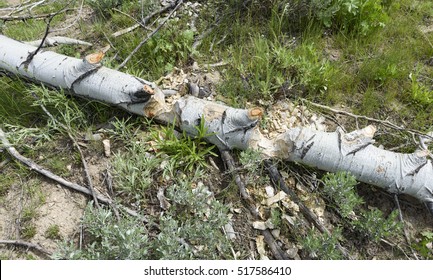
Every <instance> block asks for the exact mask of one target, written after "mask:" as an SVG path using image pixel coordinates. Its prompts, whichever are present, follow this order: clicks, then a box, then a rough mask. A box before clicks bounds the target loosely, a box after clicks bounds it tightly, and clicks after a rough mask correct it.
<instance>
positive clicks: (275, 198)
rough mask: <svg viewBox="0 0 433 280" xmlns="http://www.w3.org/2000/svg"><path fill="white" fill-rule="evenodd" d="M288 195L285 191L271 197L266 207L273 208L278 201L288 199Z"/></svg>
mask: <svg viewBox="0 0 433 280" xmlns="http://www.w3.org/2000/svg"><path fill="white" fill-rule="evenodd" d="M286 196H287V194H286V193H285V192H283V191H280V192H279V193H277V194H276V195H274V196H273V197H270V198H268V199H267V200H266V205H267V206H271V205H272V204H274V203H277V202H278V201H281V200H283V199H284V198H286Z"/></svg>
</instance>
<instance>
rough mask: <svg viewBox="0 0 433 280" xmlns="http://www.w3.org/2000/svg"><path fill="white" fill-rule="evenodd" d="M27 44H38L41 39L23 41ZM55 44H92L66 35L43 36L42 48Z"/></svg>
mask: <svg viewBox="0 0 433 280" xmlns="http://www.w3.org/2000/svg"><path fill="white" fill-rule="evenodd" d="M25 43H26V44H28V45H31V46H35V47H37V46H40V45H41V43H42V40H35V41H30V42H25ZM57 45H83V46H91V45H92V44H90V43H88V42H85V41H81V40H77V39H72V38H68V37H63V36H53V37H47V38H45V41H44V42H43V44H42V47H43V48H46V47H53V46H57Z"/></svg>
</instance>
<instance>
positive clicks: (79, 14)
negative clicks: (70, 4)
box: [51, 0, 84, 32]
mask: <svg viewBox="0 0 433 280" xmlns="http://www.w3.org/2000/svg"><path fill="white" fill-rule="evenodd" d="M83 5H84V0H82V1H81V5H80V10H78V15H77V16H76V17H75V19H74V21H73V22H72V23H71V24H69V25H68V26H65V27H62V28H58V29H53V30H51V32H59V31H63V30H66V29H68V28H70V27H72V26H73V25H74V24H76V23H77V22H78V20H79V19H80V18H81V14H82V13H83Z"/></svg>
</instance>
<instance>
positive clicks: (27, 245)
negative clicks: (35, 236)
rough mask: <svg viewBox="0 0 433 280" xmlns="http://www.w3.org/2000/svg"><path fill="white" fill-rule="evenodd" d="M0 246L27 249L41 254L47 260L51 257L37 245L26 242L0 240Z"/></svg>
mask: <svg viewBox="0 0 433 280" xmlns="http://www.w3.org/2000/svg"><path fill="white" fill-rule="evenodd" d="M0 244H5V245H8V246H20V247H25V248H27V249H30V250H34V251H36V252H37V253H39V254H42V255H44V256H45V257H47V258H49V256H51V255H52V253H50V252H48V251H47V250H45V249H44V248H42V247H41V246H39V245H37V244H34V243H30V242H26V241H23V240H0Z"/></svg>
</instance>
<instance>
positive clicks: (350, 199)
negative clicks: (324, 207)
mask: <svg viewBox="0 0 433 280" xmlns="http://www.w3.org/2000/svg"><path fill="white" fill-rule="evenodd" d="M323 182H324V186H323V191H324V192H325V193H326V195H327V196H328V197H329V198H330V199H332V200H333V201H334V202H335V204H336V205H337V207H338V208H337V211H339V213H340V215H341V216H342V217H343V218H348V217H350V215H353V214H354V213H353V211H354V209H355V208H357V207H358V206H359V205H361V204H362V203H363V201H362V198H361V197H359V196H358V194H357V193H356V192H355V191H356V190H355V186H356V184H357V182H356V179H355V177H353V175H351V174H350V173H348V172H338V173H328V174H326V175H325V176H324V177H323Z"/></svg>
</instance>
